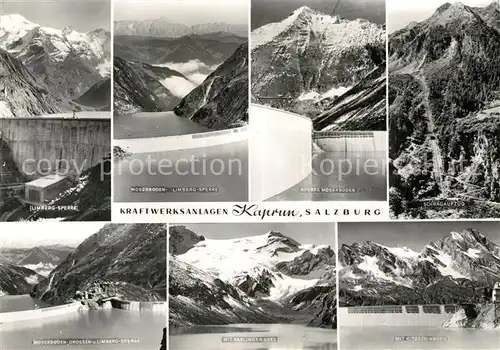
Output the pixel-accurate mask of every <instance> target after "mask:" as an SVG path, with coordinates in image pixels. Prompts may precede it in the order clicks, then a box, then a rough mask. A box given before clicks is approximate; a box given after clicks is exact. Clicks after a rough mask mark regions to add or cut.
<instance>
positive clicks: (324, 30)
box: [251, 6, 386, 131]
mask: <svg viewBox="0 0 500 350" xmlns="http://www.w3.org/2000/svg"><path fill="white" fill-rule="evenodd" d="M385 37H386V35H385V28H384V26H382V25H378V24H375V23H371V22H369V21H367V20H365V19H356V20H347V19H345V18H342V17H339V16H329V15H326V14H323V13H320V12H318V11H316V10H313V9H310V8H308V7H305V6H304V7H301V8H299V9H297V10H295V11H294V12H293V13H292V14H291V15H290V16H289V17H287V18H285V19H283V20H282V21H281V22H277V23H269V24H266V25H264V26H262V27H260V28H257V29H255V30H253V31H252V33H251V38H252V88H251V91H252V100H253V102H256V103H259V104H265V105H270V106H272V107H276V108H279V109H285V110H289V111H291V112H295V113H298V114H302V115H307V116H309V117H310V118H311V119H312V120H313V126H314V129H315V130H317V131H327V130H385V129H386V118H385V115H386V113H385V109H386V106H385V105H386V103H385V94H386V92H385V91H386V58H385V56H386V51H385V45H386V44H385V43H386V40H385Z"/></svg>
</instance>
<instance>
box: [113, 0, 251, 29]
mask: <svg viewBox="0 0 500 350" xmlns="http://www.w3.org/2000/svg"><path fill="white" fill-rule="evenodd" d="M113 6H114V11H113V12H114V20H115V21H124V20H134V21H138V20H145V19H158V18H160V17H164V18H166V19H169V20H170V21H172V22H174V23H179V24H184V25H188V26H191V25H194V24H202V23H213V22H224V23H229V24H248V20H249V19H248V15H249V11H248V9H249V2H248V1H247V0H158V1H151V0H133V1H130V0H128V1H127V0H121V1H116V2H115V3H114V5H113Z"/></svg>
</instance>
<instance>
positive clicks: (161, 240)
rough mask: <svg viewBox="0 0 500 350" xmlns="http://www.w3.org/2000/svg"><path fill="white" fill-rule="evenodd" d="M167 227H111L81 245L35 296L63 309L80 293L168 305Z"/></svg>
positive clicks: (33, 293) (158, 225) (33, 291)
mask: <svg viewBox="0 0 500 350" xmlns="http://www.w3.org/2000/svg"><path fill="white" fill-rule="evenodd" d="M166 230H167V229H166V225H161V224H130V225H126V224H109V225H106V226H104V227H103V228H102V229H101V230H100V231H99V232H97V233H95V234H94V235H92V236H90V237H89V238H88V239H86V240H85V241H84V242H82V243H81V244H80V245H79V246H78V247H77V248H76V250H75V251H74V252H73V253H71V254H70V255H69V256H68V257H67V258H66V259H65V260H64V261H63V262H62V263H61V264H59V266H57V268H56V269H55V270H54V271H52V272H51V274H50V275H49V276H48V278H47V279H46V280H44V281H42V282H41V283H39V284H38V285H36V286H35V287H34V288H33V290H32V291H31V294H32V295H33V296H35V297H37V298H39V299H42V300H45V301H47V302H50V303H52V304H62V303H66V302H69V301H71V300H74V299H75V296H76V295H78V294H81V293H85V292H88V293H91V294H92V295H93V297H94V299H95V300H102V299H105V298H109V297H116V298H119V299H124V300H133V301H160V300H166V254H167V252H166V235H167V231H166Z"/></svg>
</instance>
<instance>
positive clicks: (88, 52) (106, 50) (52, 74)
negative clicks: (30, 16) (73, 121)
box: [0, 14, 110, 100]
mask: <svg viewBox="0 0 500 350" xmlns="http://www.w3.org/2000/svg"><path fill="white" fill-rule="evenodd" d="M0 47H1V48H3V49H5V50H7V51H9V52H10V53H11V54H13V55H14V56H15V57H16V58H18V59H19V60H20V61H21V62H22V63H23V65H24V66H25V67H26V68H27V69H28V70H29V71H30V72H31V73H32V74H33V75H35V76H36V77H37V79H39V81H41V82H43V83H44V84H45V85H46V86H47V87H48V88H49V89H50V90H51V91H52V93H54V94H55V95H56V96H57V97H58V98H59V99H61V100H65V99H72V98H76V97H78V96H80V95H82V94H83V93H84V92H85V91H87V90H88V89H89V88H90V87H91V86H92V85H94V84H95V83H97V82H98V81H99V80H101V79H102V78H103V76H108V75H109V72H110V56H109V55H110V33H109V32H107V31H105V30H102V29H97V30H94V31H92V32H89V33H79V32H76V31H75V30H73V29H72V28H70V27H66V28H64V29H63V30H58V29H53V28H47V27H42V26H40V25H38V24H35V23H32V22H30V21H29V20H27V19H26V18H24V17H22V16H21V15H17V14H13V15H4V16H1V18H0Z"/></svg>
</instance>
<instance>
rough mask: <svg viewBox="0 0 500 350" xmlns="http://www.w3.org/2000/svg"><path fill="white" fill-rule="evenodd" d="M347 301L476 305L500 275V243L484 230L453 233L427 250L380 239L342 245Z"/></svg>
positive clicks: (343, 298) (341, 292)
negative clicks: (416, 249)
mask: <svg viewBox="0 0 500 350" xmlns="http://www.w3.org/2000/svg"><path fill="white" fill-rule="evenodd" d="M338 257H339V295H340V301H341V302H342V303H343V304H345V305H351V306H352V305H361V304H362V305H382V304H427V303H449V304H453V303H473V302H474V301H476V302H480V301H482V297H483V291H484V288H491V287H492V286H493V284H494V282H495V281H497V280H498V279H499V278H500V247H498V246H497V245H496V244H494V243H493V242H491V241H490V240H488V239H487V238H486V237H485V236H484V235H482V234H481V233H480V232H479V231H477V230H473V229H467V230H464V231H463V232H451V233H450V234H449V235H446V236H444V237H443V238H441V239H439V240H437V241H434V242H431V243H429V244H428V245H426V246H425V247H424V249H423V250H422V251H421V252H415V251H413V250H411V249H408V248H405V247H387V246H384V245H381V244H378V243H375V242H370V241H369V242H363V243H354V244H350V245H345V244H344V245H342V247H341V248H340V249H339V254H338Z"/></svg>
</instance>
